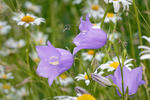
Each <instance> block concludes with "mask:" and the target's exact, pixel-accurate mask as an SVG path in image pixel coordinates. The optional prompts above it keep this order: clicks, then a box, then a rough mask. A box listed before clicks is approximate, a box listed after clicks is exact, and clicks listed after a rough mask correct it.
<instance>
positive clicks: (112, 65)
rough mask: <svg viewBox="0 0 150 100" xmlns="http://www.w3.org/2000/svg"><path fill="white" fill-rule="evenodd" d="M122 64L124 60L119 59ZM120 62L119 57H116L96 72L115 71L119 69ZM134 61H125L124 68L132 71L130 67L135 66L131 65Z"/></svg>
mask: <svg viewBox="0 0 150 100" xmlns="http://www.w3.org/2000/svg"><path fill="white" fill-rule="evenodd" d="M119 60H120V63H121V64H122V59H121V58H119ZM119 60H118V58H117V57H114V58H113V60H112V61H108V62H106V63H105V64H102V65H100V66H99V67H98V68H97V69H96V70H98V69H102V70H105V69H107V71H108V72H109V71H114V70H116V69H117V68H118V67H119ZM132 60H133V59H126V60H125V61H124V66H125V67H127V68H128V69H129V70H131V68H130V66H133V64H132V63H131V61H132Z"/></svg>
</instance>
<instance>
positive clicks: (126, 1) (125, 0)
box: [104, 0, 132, 13]
mask: <svg viewBox="0 0 150 100" xmlns="http://www.w3.org/2000/svg"><path fill="white" fill-rule="evenodd" d="M104 1H105V3H113V7H114V12H115V13H117V12H119V9H120V4H122V5H123V10H124V11H125V10H127V11H129V5H131V4H132V0H104Z"/></svg>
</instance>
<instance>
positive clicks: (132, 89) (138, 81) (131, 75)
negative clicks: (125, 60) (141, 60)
mask: <svg viewBox="0 0 150 100" xmlns="http://www.w3.org/2000/svg"><path fill="white" fill-rule="evenodd" d="M109 77H110V78H111V79H112V80H113V83H114V84H116V85H117V86H118V87H119V89H120V91H121V92H122V77H121V69H120V67H118V68H117V69H116V71H115V73H114V75H109ZM123 80H124V93H126V90H127V88H128V95H133V94H135V93H136V92H137V89H138V87H139V86H140V85H142V84H145V81H144V80H142V67H137V68H134V69H133V70H131V71H130V70H129V69H128V68H127V67H123ZM117 93H118V95H119V96H121V94H120V93H119V91H118V89H117Z"/></svg>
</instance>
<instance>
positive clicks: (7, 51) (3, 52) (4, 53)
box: [0, 48, 17, 56]
mask: <svg viewBox="0 0 150 100" xmlns="http://www.w3.org/2000/svg"><path fill="white" fill-rule="evenodd" d="M15 52H17V49H8V48H2V49H1V50H0V55H1V56H7V55H9V54H13V53H15Z"/></svg>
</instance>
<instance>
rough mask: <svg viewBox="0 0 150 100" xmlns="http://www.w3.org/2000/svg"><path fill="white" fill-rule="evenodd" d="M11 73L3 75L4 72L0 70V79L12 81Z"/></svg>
mask: <svg viewBox="0 0 150 100" xmlns="http://www.w3.org/2000/svg"><path fill="white" fill-rule="evenodd" d="M13 78H14V77H13V76H12V73H11V72H9V73H7V74H6V73H5V72H4V70H0V79H13Z"/></svg>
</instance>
